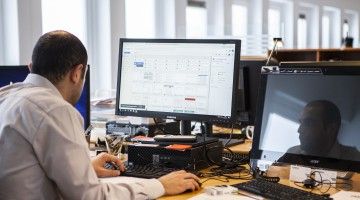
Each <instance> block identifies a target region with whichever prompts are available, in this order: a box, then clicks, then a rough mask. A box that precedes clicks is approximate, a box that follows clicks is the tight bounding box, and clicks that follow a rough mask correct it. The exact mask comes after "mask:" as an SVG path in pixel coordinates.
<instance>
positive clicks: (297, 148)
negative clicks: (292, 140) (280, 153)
mask: <svg viewBox="0 0 360 200" xmlns="http://www.w3.org/2000/svg"><path fill="white" fill-rule="evenodd" d="M300 152H301V149H300V145H296V146H293V147H290V148H289V149H288V150H287V151H286V153H294V154H299V153H300Z"/></svg>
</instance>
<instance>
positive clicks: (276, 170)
mask: <svg viewBox="0 0 360 200" xmlns="http://www.w3.org/2000/svg"><path fill="white" fill-rule="evenodd" d="M251 145H252V142H251V141H250V140H246V141H245V143H243V144H239V145H236V146H233V147H231V148H230V149H231V150H232V151H234V152H238V153H246V152H249V151H250V149H251ZM289 172H290V167H289V165H287V166H272V167H270V169H269V171H268V176H278V177H280V183H281V184H284V185H289V186H291V187H295V188H299V189H303V190H306V189H304V188H301V187H299V186H296V185H295V184H294V183H293V182H292V181H289ZM206 179H207V178H203V179H202V181H205V180H206ZM228 180H229V182H227V183H224V182H221V181H218V180H213V179H210V180H207V181H206V182H205V183H203V184H202V189H201V190H199V191H195V192H189V193H184V194H180V195H175V196H164V197H161V198H159V199H160V200H175V199H176V200H183V199H184V200H185V199H189V198H191V197H193V196H196V195H198V194H201V193H203V192H204V189H203V188H204V187H207V186H215V185H224V184H226V185H232V184H237V183H240V182H244V181H246V180H235V179H228ZM338 182H340V183H344V182H345V183H348V184H351V185H352V189H351V191H357V192H360V174H358V173H356V174H354V176H353V177H352V178H351V179H350V180H338ZM346 186H347V185H344V184H338V185H337V188H338V189H342V188H345V189H346ZM347 187H348V186H347ZM326 189H327V187H326V186H324V188H323V189H322V190H321V191H324V190H326ZM308 191H310V190H308ZM338 191H339V190H336V189H335V188H331V189H330V190H329V191H328V192H327V193H330V194H334V193H336V192H338ZM313 192H315V193H320V191H319V190H317V189H315V190H313Z"/></svg>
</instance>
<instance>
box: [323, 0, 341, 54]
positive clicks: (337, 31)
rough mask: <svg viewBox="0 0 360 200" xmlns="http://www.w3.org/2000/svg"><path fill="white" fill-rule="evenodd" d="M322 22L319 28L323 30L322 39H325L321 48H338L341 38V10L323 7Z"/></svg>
mask: <svg viewBox="0 0 360 200" xmlns="http://www.w3.org/2000/svg"><path fill="white" fill-rule="evenodd" d="M324 20H325V22H324ZM322 21H323V25H322V26H321V27H322V28H323V30H322V34H323V37H324V36H325V38H323V45H322V47H324V48H340V46H341V38H342V32H341V28H342V22H341V10H340V9H339V8H336V7H330V6H324V7H323V18H322ZM324 23H325V24H324ZM327 34H328V35H327ZM327 44H329V46H327ZM324 45H326V46H324Z"/></svg>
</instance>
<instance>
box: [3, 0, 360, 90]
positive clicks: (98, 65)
mask: <svg viewBox="0 0 360 200" xmlns="http://www.w3.org/2000/svg"><path fill="white" fill-rule="evenodd" d="M74 1H75V0H74ZM126 1H127V0H101V1H99V0H87V1H86V19H87V22H86V23H87V24H86V27H87V28H86V29H87V31H86V36H87V39H86V41H85V46H86V47H87V49H88V52H89V63H90V64H91V66H92V71H93V73H92V75H91V76H92V77H91V79H92V93H94V91H95V90H97V89H98V90H110V89H114V88H115V87H116V78H117V76H116V72H117V65H118V40H119V38H120V37H126V34H125V33H126V23H125V21H126V20H125V12H126V10H125V3H126ZM144 1H145V0H144ZM204 1H205V2H206V4H207V16H208V19H207V22H206V23H207V25H208V33H207V34H208V35H206V36H204V38H206V37H212V38H214V37H215V38H239V37H234V36H232V35H231V33H232V27H231V17H232V15H231V7H232V3H233V2H236V1H240V2H245V3H244V5H246V6H247V8H248V28H247V30H248V36H247V37H248V38H251V39H248V40H243V42H244V43H243V44H244V45H243V46H244V47H246V48H249V50H248V51H242V55H245V54H247V53H249V54H251V55H255V54H256V55H263V54H264V53H265V52H266V50H267V48H268V46H270V45H271V43H270V42H268V41H270V40H271V38H270V39H269V38H268V37H269V36H268V26H269V25H268V21H267V18H268V15H267V12H268V8H269V7H270V6H271V5H272V4H273V3H276V4H280V5H281V4H285V5H286V6H285V7H284V9H282V10H284V13H283V16H282V19H283V20H286V23H285V24H284V31H285V33H284V39H285V47H289V48H293V47H294V48H296V46H297V44H296V41H297V27H296V20H297V17H296V16H297V15H298V13H299V12H300V11H301V10H302V8H303V5H304V4H309V5H313V6H314V7H317V10H318V12H315V13H314V15H315V21H313V22H312V25H311V30H312V32H311V35H310V36H309V38H311V39H312V41H311V42H310V44H311V46H310V47H321V46H322V45H321V37H322V35H321V33H322V30H321V28H320V27H321V16H322V13H323V9H322V8H323V6H328V7H334V8H338V9H339V10H340V13H341V19H343V18H344V17H345V14H346V12H348V11H349V10H351V11H354V12H355V13H356V14H359V12H360V3H359V2H358V0H331V1H328V0H318V1H313V0H204ZM41 2H42V0H31V1H29V0H0V9H1V10H0V26H1V27H0V64H27V63H29V61H30V56H31V51H32V47H33V45H34V44H35V42H36V40H37V39H38V37H40V35H41V34H42V33H43V30H42V22H41V19H42V13H41ZM155 4H156V5H155V10H156V12H155V15H156V16H155V20H156V21H155V26H156V27H155V28H156V31H155V32H156V33H155V35H154V37H156V38H160V37H161V38H164V37H166V38H186V7H187V0H156V1H155ZM300 8H301V9H300ZM127 12H129V11H127ZM341 19H340V22H341V21H342V20H341ZM357 25H358V27H360V26H359V20H357ZM341 28H342V26H340V28H339V29H340V30H335V31H336V32H338V33H337V34H336V35H341V34H340V33H341V32H342V31H341ZM354 39H355V40H354V43H355V46H358V44H359V31H357V34H356V35H355V36H354ZM340 40H341V38H340V37H338V36H336V37H335V38H333V41H337V43H336V44H340ZM245 44H246V45H245ZM337 47H340V46H337ZM109 77H110V78H109Z"/></svg>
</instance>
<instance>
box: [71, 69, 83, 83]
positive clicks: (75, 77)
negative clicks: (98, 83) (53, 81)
mask: <svg viewBox="0 0 360 200" xmlns="http://www.w3.org/2000/svg"><path fill="white" fill-rule="evenodd" d="M83 68H84V65H83V64H78V65H76V66H75V67H74V69H73V70H71V71H70V80H71V81H72V82H73V83H75V84H77V83H78V82H79V81H81V80H82V74H83Z"/></svg>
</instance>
